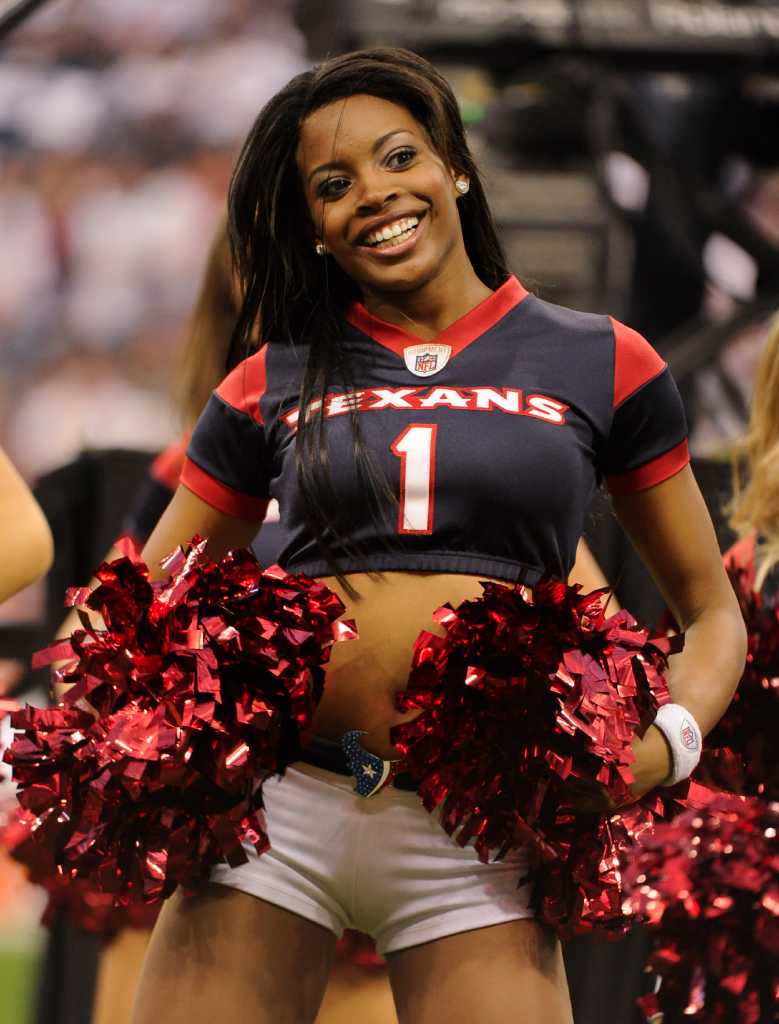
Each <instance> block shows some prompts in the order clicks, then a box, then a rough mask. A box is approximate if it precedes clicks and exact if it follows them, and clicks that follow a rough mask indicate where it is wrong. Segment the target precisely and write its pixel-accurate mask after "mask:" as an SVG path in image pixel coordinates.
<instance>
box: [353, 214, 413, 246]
mask: <svg viewBox="0 0 779 1024" xmlns="http://www.w3.org/2000/svg"><path fill="white" fill-rule="evenodd" d="M417 224H419V217H402V218H401V219H400V220H396V221H394V222H393V223H392V224H386V225H385V226H384V227H383V228H377V229H376V230H375V231H371V233H370V234H369V235H367V236H366V238H365V241H364V242H363V245H380V244H381V243H382V242H390V241H392V244H393V245H395V244H397V241H396V240H397V239H398V238H400V236H401V235H405V236H406V237H404V238H401V239H400V240H401V241H403V242H405V241H406V238H407V237H408V235H409V233H410V232H411V231H412V230H413V229H414V228H415V227H416V226H417Z"/></svg>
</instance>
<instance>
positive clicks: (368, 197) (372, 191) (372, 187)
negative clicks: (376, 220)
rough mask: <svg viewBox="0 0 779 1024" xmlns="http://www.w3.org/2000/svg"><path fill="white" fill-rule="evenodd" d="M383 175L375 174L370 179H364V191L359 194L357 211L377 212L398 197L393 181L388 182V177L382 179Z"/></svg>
mask: <svg viewBox="0 0 779 1024" xmlns="http://www.w3.org/2000/svg"><path fill="white" fill-rule="evenodd" d="M382 177H383V175H374V176H372V177H371V178H370V179H366V180H364V182H363V187H362V191H361V192H360V195H359V196H358V201H357V213H361V214H367V213H375V212H376V211H377V210H381V209H383V208H384V207H385V206H387V205H389V203H391V202H392V201H393V200H394V199H397V198H398V193H397V191H395V188H394V186H393V183H390V182H388V181H387V180H386V178H384V180H383V181H382Z"/></svg>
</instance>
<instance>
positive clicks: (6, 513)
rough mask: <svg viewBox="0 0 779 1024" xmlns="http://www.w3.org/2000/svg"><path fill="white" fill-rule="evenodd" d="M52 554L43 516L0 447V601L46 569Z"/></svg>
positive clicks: (47, 528)
mask: <svg viewBox="0 0 779 1024" xmlns="http://www.w3.org/2000/svg"><path fill="white" fill-rule="evenodd" d="M53 557H54V541H53V540H52V536H51V530H50V529H49V524H48V523H47V522H46V517H45V516H44V514H43V512H42V511H41V509H40V506H39V505H38V503H37V501H36V500H35V498H33V496H32V494H31V493H30V491H29V488H28V487H27V485H26V484H25V482H24V480H22V478H21V476H19V474H18V473H17V471H16V469H15V468H14V466H13V464H12V463H11V461H10V459H9V458H8V456H7V455H6V454H5V452H3V451H2V449H0V565H2V569H0V601H5V600H6V598H8V597H11V595H12V594H15V593H16V592H17V590H21V589H22V588H23V587H26V586H28V585H29V584H30V583H32V582H33V581H34V580H36V579H37V578H38V577H39V576H42V575H43V574H44V573H45V572H47V571H48V570H49V567H50V566H51V563H52V559H53Z"/></svg>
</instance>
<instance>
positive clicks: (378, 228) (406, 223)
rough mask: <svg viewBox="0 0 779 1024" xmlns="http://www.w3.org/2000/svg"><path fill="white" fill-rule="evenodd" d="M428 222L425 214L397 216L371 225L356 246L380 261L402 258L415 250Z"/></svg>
mask: <svg viewBox="0 0 779 1024" xmlns="http://www.w3.org/2000/svg"><path fill="white" fill-rule="evenodd" d="M426 222H427V217H426V215H425V213H414V214H403V215H401V216H397V215H396V216H395V217H391V218H387V219H385V221H384V222H383V223H381V224H379V225H371V227H370V228H368V229H366V230H365V231H363V232H362V234H361V235H360V236H359V240H358V242H357V243H356V244H357V246H358V247H359V248H360V250H361V251H362V252H364V253H369V254H370V255H371V256H375V257H377V258H379V259H384V258H386V257H397V256H402V255H403V254H404V253H407V252H409V251H410V250H411V249H413V248H414V246H415V245H416V243H417V240H418V239H419V237H420V234H421V233H422V231H423V230H424V227H425V224H426Z"/></svg>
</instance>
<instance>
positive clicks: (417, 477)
mask: <svg viewBox="0 0 779 1024" xmlns="http://www.w3.org/2000/svg"><path fill="white" fill-rule="evenodd" d="M437 432H438V427H437V425H436V424H434V423H412V424H411V425H410V426H408V427H406V429H405V430H403V431H402V432H401V433H400V434H398V436H397V437H396V438H395V440H394V441H393V442H392V444H391V445H390V449H391V451H392V453H393V455H397V457H398V458H399V459H400V513H399V515H398V533H432V532H433V506H434V505H435V501H434V496H433V488H434V487H435V443H436V433H437Z"/></svg>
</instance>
